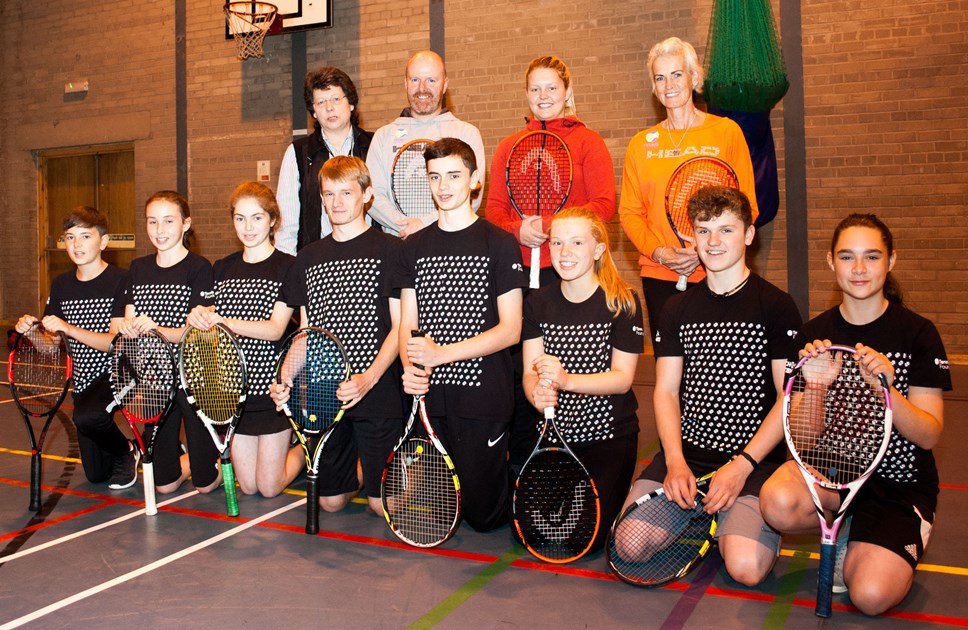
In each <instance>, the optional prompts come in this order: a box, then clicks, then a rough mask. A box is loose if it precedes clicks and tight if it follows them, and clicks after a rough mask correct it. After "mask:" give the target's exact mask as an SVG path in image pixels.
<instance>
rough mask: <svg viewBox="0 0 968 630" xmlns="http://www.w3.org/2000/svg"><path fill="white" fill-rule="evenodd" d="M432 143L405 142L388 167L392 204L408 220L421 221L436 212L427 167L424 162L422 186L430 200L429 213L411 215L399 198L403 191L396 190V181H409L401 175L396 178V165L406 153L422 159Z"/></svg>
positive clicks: (427, 141)
mask: <svg viewBox="0 0 968 630" xmlns="http://www.w3.org/2000/svg"><path fill="white" fill-rule="evenodd" d="M432 142H434V141H433V140H429V139H427V138H417V139H415V140H411V141H410V142H407V143H406V144H404V145H403V146H402V147H400V149H399V150H398V151H397V153H396V155H395V156H393V165H392V166H391V167H390V192H391V193H392V194H393V201H394V203H396V204H397V208H399V209H400V212H402V213H403V214H404V215H405V216H407V217H408V218H411V219H421V218H423V217H426V216H430V215H431V214H433V213H434V212H435V211H436V210H437V204H436V203H435V202H434V196H433V194H432V193H431V192H430V183H429V182H428V181H427V166H426V162H425V163H424V179H423V182H424V186H425V187H426V189H427V198H428V199H429V200H430V211H429V212H415V213H413V214H411V212H409V211H408V210H409V208H408V207H407V205H410V204H407V205H404V203H403V200H402V199H401V196H402V194H403V191H401V190H398V188H399V187H400V185H399V184H398V183H397V182H398V180H400V181H401V182H402V181H410V180H409V179H406V180H405V179H404V178H403V177H402V174H401V176H400V177H397V164H398V163H399V162H400V160H401V158H402V156H404V155H406V153H407V152H408V151H409V152H411V153H413V152H416V153H418V154H419V155H420V156H421V159H423V152H424V150H425V149H426V148H427V147H428V146H430V144H431V143H432ZM413 147H417V149H416V151H413V150H412V149H413Z"/></svg>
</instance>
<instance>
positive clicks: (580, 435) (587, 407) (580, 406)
mask: <svg viewBox="0 0 968 630" xmlns="http://www.w3.org/2000/svg"><path fill="white" fill-rule="evenodd" d="M541 331H542V338H543V345H544V351H545V353H547V354H550V355H552V356H555V357H558V360H559V361H561V365H562V367H563V368H564V369H565V371H566V372H568V373H570V374H600V373H603V372H608V371H609V370H610V368H611V364H612V347H611V345H610V344H609V338H610V336H611V332H612V324H611V323H590V324H577V325H560V324H551V323H544V322H543V323H541ZM615 422H616V418H615V410H614V409H613V407H612V404H611V399H610V398H609V397H608V396H589V395H587V394H576V393H574V392H561V393H560V394H559V396H558V408H557V410H556V411H555V423H556V425H557V426H558V430H559V431H560V432H561V436H562V437H563V438H564V439H565V441H567V442H568V443H580V442H593V441H601V440H607V439H610V438H612V437H614V429H615Z"/></svg>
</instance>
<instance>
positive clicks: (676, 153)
mask: <svg viewBox="0 0 968 630" xmlns="http://www.w3.org/2000/svg"><path fill="white" fill-rule="evenodd" d="M669 155H671V156H672V157H679V156H680V155H682V151H680V150H679V149H672V150H670V151H669Z"/></svg>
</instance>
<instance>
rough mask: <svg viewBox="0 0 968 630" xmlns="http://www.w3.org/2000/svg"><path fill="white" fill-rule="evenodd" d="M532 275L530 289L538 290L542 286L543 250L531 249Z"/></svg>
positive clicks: (529, 279) (529, 282) (529, 280)
mask: <svg viewBox="0 0 968 630" xmlns="http://www.w3.org/2000/svg"><path fill="white" fill-rule="evenodd" d="M529 269H530V272H531V275H530V277H529V278H528V288H529V289H537V288H538V287H539V286H540V285H541V248H540V247H532V248H531V267H530V268H529Z"/></svg>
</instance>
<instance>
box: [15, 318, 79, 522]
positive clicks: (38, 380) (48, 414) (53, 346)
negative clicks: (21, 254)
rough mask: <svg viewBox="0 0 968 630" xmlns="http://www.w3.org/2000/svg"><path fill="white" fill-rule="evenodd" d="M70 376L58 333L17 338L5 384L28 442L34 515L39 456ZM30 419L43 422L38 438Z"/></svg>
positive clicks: (36, 330) (36, 328) (34, 331)
mask: <svg viewBox="0 0 968 630" xmlns="http://www.w3.org/2000/svg"><path fill="white" fill-rule="evenodd" d="M72 374H73V364H72V363H71V357H70V355H69V354H68V353H67V346H66V344H65V343H64V338H63V336H62V335H61V334H60V333H52V332H48V331H46V330H44V328H43V326H41V325H40V324H34V325H33V326H32V327H31V328H30V330H28V331H27V332H25V333H21V334H18V335H17V340H16V341H15V342H14V346H13V350H11V351H10V358H9V359H8V361H7V381H8V382H9V383H10V393H11V394H12V395H13V399H14V401H15V402H16V403H17V407H18V408H19V409H20V413H21V415H22V416H23V419H24V426H25V427H27V437H28V438H29V439H30V509H31V510H32V511H34V512H39V511H40V480H41V465H42V464H41V462H42V459H41V455H40V454H41V452H42V451H43V450H44V440H46V439H47V430H48V429H50V423H51V421H52V420H53V419H54V414H56V413H57V410H58V409H59V408H60V406H61V403H62V402H64V397H65V396H66V395H67V388H68V386H69V385H70V381H71V375H72ZM31 418H44V424H43V427H42V428H41V430H40V435H39V436H38V435H37V434H35V433H34V427H33V424H31V421H30V419H31Z"/></svg>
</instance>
